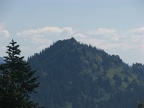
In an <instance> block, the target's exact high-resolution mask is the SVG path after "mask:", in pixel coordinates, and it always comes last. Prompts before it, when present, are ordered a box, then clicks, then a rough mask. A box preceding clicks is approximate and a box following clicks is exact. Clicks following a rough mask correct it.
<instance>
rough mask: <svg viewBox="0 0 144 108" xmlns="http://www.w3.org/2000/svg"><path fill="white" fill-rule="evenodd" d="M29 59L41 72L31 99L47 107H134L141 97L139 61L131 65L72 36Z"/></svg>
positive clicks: (143, 86) (143, 68)
mask: <svg viewBox="0 0 144 108" xmlns="http://www.w3.org/2000/svg"><path fill="white" fill-rule="evenodd" d="M28 62H29V63H30V64H31V66H32V67H33V69H36V70H37V71H38V73H37V75H38V76H41V77H40V79H39V81H40V83H41V86H40V88H39V90H38V97H39V98H36V97H37V96H34V95H33V99H34V100H35V101H37V102H40V103H41V104H43V105H45V106H46V107H49V108H136V107H137V105H136V104H137V103H136V102H137V100H139V99H140V98H142V99H143V91H144V80H142V78H143V77H142V76H144V66H143V65H142V64H134V65H133V66H131V67H130V66H128V65H127V64H125V63H124V62H123V61H122V60H121V59H120V57H119V56H118V55H109V54H107V53H106V52H104V51H103V50H100V49H97V48H95V47H92V46H91V45H86V44H81V43H79V42H77V41H76V40H75V39H74V38H71V39H67V40H60V41H57V42H56V43H54V44H53V45H51V46H50V47H49V48H46V49H45V50H43V51H42V52H41V53H39V54H35V55H34V56H32V57H30V58H29V59H28ZM143 79H144V78H143Z"/></svg>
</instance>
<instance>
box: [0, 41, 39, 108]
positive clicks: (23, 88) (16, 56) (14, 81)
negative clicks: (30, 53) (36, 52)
mask: <svg viewBox="0 0 144 108" xmlns="http://www.w3.org/2000/svg"><path fill="white" fill-rule="evenodd" d="M7 48H8V49H7V52H6V53H7V54H8V56H5V57H4V58H5V63H4V64H1V65H0V108H37V107H38V105H37V104H35V103H34V102H32V101H31V100H30V94H31V93H32V92H35V91H34V90H35V88H37V87H38V86H39V83H38V82H37V79H38V77H34V76H33V75H34V74H35V71H33V70H32V69H31V67H30V65H29V64H28V63H27V62H26V61H25V60H24V57H23V56H22V57H21V56H20V53H21V51H20V49H19V45H17V42H15V41H14V40H12V42H10V45H9V46H7Z"/></svg>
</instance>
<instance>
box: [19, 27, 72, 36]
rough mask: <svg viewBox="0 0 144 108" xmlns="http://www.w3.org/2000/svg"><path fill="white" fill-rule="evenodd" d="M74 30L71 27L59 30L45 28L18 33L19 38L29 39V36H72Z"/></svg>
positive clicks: (57, 28)
mask: <svg viewBox="0 0 144 108" xmlns="http://www.w3.org/2000/svg"><path fill="white" fill-rule="evenodd" d="M72 34H73V29H72V28H71V27H65V28H59V27H44V28H39V29H32V30H24V31H22V32H20V33H17V35H18V36H22V37H29V36H44V35H49V36H51V35H55V36H61V35H72Z"/></svg>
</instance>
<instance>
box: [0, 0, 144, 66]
mask: <svg viewBox="0 0 144 108" xmlns="http://www.w3.org/2000/svg"><path fill="white" fill-rule="evenodd" d="M143 11H144V1H143V0H59V1H58V0H1V1H0V56H4V55H6V54H5V52H6V47H5V46H7V45H8V43H9V42H10V41H11V39H14V40H15V41H17V42H18V44H20V48H21V50H22V55H24V56H25V57H26V58H27V57H28V56H30V55H33V54H34V53H36V52H40V51H41V50H42V49H44V48H46V47H48V46H49V45H51V44H53V42H56V41H57V40H59V39H67V38H70V37H74V38H75V39H77V40H78V41H80V42H82V43H86V44H91V45H93V46H96V47H97V48H100V49H104V50H105V51H106V52H107V53H109V54H116V55H120V57H121V58H122V59H123V61H124V62H126V63H129V64H132V63H135V62H140V63H143V64H144V56H143V54H144V14H143V13H144V12H143Z"/></svg>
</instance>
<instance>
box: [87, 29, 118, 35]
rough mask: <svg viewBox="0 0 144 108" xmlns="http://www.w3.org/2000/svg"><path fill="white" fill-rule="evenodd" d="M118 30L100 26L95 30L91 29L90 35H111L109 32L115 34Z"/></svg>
mask: <svg viewBox="0 0 144 108" xmlns="http://www.w3.org/2000/svg"><path fill="white" fill-rule="evenodd" d="M115 33H116V31H115V30H114V29H106V28H98V29H95V30H89V32H88V34H89V35H109V34H115Z"/></svg>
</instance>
